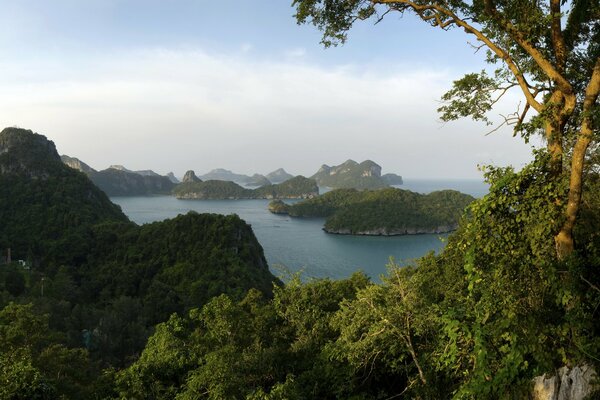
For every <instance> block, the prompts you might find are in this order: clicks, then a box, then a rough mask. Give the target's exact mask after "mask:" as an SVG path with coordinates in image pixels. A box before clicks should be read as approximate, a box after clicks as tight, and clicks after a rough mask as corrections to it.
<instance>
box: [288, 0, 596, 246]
mask: <svg viewBox="0 0 600 400" xmlns="http://www.w3.org/2000/svg"><path fill="white" fill-rule="evenodd" d="M293 5H294V6H295V7H296V9H297V14H296V18H297V20H298V22H299V23H306V22H310V23H313V24H314V25H316V26H317V27H318V28H319V29H320V30H322V31H323V44H324V45H325V46H330V45H336V44H338V43H343V42H344V41H345V40H346V38H347V32H348V31H349V29H350V28H351V27H352V25H353V24H354V23H355V22H356V21H358V20H366V19H374V20H375V21H380V20H381V19H382V18H384V17H385V16H386V15H387V14H389V13H405V12H411V13H414V14H416V15H417V16H418V17H419V18H420V19H422V20H423V21H424V22H426V23H428V24H430V25H431V26H434V27H438V28H441V29H444V30H449V29H452V28H459V29H463V30H464V31H465V32H466V33H467V34H468V35H471V36H474V37H475V38H476V39H477V41H478V42H479V47H478V48H486V49H487V61H488V62H489V63H490V64H495V65H496V67H497V69H496V70H495V72H494V74H492V75H490V74H488V73H486V72H485V71H483V72H481V73H471V74H467V75H465V76H464V77H463V78H462V79H460V80H458V81H456V82H454V87H453V88H452V89H451V90H450V91H449V92H447V93H446V94H445V95H444V96H443V100H444V101H445V102H446V103H445V105H444V106H442V107H440V109H439V111H440V112H441V113H442V119H444V120H454V119H457V118H460V117H472V118H474V119H475V120H481V121H485V122H488V123H489V121H488V119H487V117H486V113H487V112H488V111H490V110H491V109H492V108H493V106H494V105H495V104H496V103H497V101H498V100H499V98H500V97H502V96H503V95H504V94H505V93H506V92H507V91H508V90H510V89H511V88H513V87H514V88H518V89H520V91H521V92H522V93H523V95H524V97H525V103H524V106H523V107H522V108H521V107H519V109H517V110H516V112H515V113H514V114H512V115H508V116H505V117H504V122H503V124H509V125H513V126H514V131H515V134H520V135H521V136H523V137H524V138H525V139H528V138H529V136H530V135H532V134H537V133H541V134H542V135H543V136H544V137H545V140H546V143H547V150H548V154H549V157H548V162H547V164H548V168H549V170H550V171H551V174H550V175H551V176H552V177H553V179H554V180H555V181H556V183H558V182H560V181H562V179H563V178H567V180H568V188H567V189H566V190H565V191H564V195H561V196H558V198H556V199H551V201H553V202H554V203H555V204H556V206H557V207H559V208H560V209H561V210H562V214H563V218H562V220H561V221H557V223H556V229H555V231H554V235H555V236H554V240H555V243H556V252H557V256H558V257H559V258H564V257H566V256H567V255H569V254H570V253H572V252H573V249H574V243H573V228H574V226H575V222H576V219H577V215H578V212H579V208H580V204H581V198H582V191H583V176H584V170H585V167H586V156H587V155H588V153H589V152H590V149H592V151H597V149H596V146H595V144H596V143H597V141H598V137H599V126H600V107H599V105H598V94H599V93H600V2H598V1H597V0H574V1H568V2H567V1H565V0H546V1H538V0H535V1H534V0H475V1H472V2H471V1H461V0H448V1H428V0H414V1H411V0H294V2H293Z"/></svg>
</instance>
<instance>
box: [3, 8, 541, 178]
mask: <svg viewBox="0 0 600 400" xmlns="http://www.w3.org/2000/svg"><path fill="white" fill-rule="evenodd" d="M290 4H291V1H290V0H283V1H282V0H257V1H248V0H230V1H228V2H215V1H208V0H170V1H162V0H86V1H81V0H53V1H47V0H0V127H5V126H19V127H22V128H27V129H31V130H33V131H34V132H38V133H40V134H44V135H46V136H47V137H48V138H50V139H51V140H53V141H54V142H55V144H56V146H57V148H58V151H59V153H60V154H67V155H69V156H72V157H77V158H79V159H81V160H82V161H84V162H86V163H87V164H89V165H90V166H92V167H93V168H96V169H104V168H107V167H108V166H109V165H112V164H122V165H125V166H126V167H127V168H129V169H133V170H141V169H153V170H155V171H156V172H159V173H162V174H165V173H167V172H169V171H173V172H175V174H176V175H178V176H182V175H183V173H184V172H185V171H186V170H189V169H192V170H195V171H196V173H197V174H198V175H201V174H203V173H206V172H208V171H209V170H211V169H213V168H226V169H230V170H233V171H235V172H238V173H248V174H252V173H262V174H267V173H268V172H271V171H273V170H275V169H277V168H280V167H283V168H285V169H286V170H287V171H288V172H290V173H292V174H303V175H312V174H313V173H315V172H316V170H317V169H318V168H319V167H320V166H321V164H328V165H337V164H340V163H342V162H344V161H345V160H347V159H354V160H356V161H359V162H360V161H363V160H366V159H371V160H373V161H375V162H377V163H378V164H380V165H381V166H382V169H383V173H388V172H393V173H397V174H400V175H402V176H403V177H405V178H408V179H422V178H432V179H452V178H457V179H464V178H468V179H470V178H479V177H480V176H481V173H480V172H479V170H478V165H483V164H494V165H509V164H510V165H514V166H515V167H517V168H518V167H520V166H522V165H523V164H524V163H526V162H527V161H528V160H529V159H530V157H531V156H530V153H531V146H530V145H528V144H525V143H523V141H522V140H520V139H519V138H513V137H512V132H511V129H510V128H502V129H500V130H498V131H497V132H494V133H491V134H488V133H489V131H490V129H491V128H490V127H488V126H485V125H484V124H481V123H476V122H473V121H470V120H460V121H456V122H449V123H442V122H441V121H440V120H439V115H438V113H437V111H436V110H437V108H438V107H439V106H440V104H441V103H440V97H441V95H442V94H443V93H444V92H445V91H446V90H448V89H449V88H450V87H451V84H452V81H453V80H456V79H459V78H460V77H461V76H462V75H464V74H465V73H468V72H477V71H480V70H481V69H483V68H485V64H484V63H483V57H484V55H483V54H480V53H477V54H476V53H475V52H474V49H473V47H472V46H471V44H469V41H471V43H473V42H472V40H473V39H471V38H469V37H467V36H466V34H464V33H463V32H461V31H458V30H453V31H448V32H445V31H441V30H439V29H435V28H432V27H430V26H428V25H426V24H424V23H423V22H421V21H419V20H417V19H416V18H415V17H413V16H410V15H404V16H400V15H393V14H389V15H388V16H387V17H386V18H385V19H384V20H383V21H382V22H381V23H379V24H377V25H374V24H373V21H364V22H361V23H358V24H357V25H356V26H355V27H354V28H353V30H352V31H351V32H350V33H349V38H348V42H347V43H346V44H345V45H343V46H338V47H335V48H328V49H325V48H323V46H322V45H321V44H320V39H321V35H320V33H319V32H318V31H317V30H316V28H314V27H313V26H308V25H303V26H299V25H297V24H296V22H295V19H294V17H293V14H294V9H293V8H292V7H291V6H290ZM519 101H521V99H520V98H519V96H518V93H510V94H509V95H508V96H507V97H506V98H505V100H504V101H502V102H501V103H500V104H499V105H498V108H497V110H495V112H494V113H493V114H492V117H496V120H498V119H499V117H498V115H499V114H507V113H509V112H512V111H514V110H515V109H516V107H517V105H518V104H519Z"/></svg>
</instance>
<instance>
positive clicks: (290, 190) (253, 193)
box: [173, 175, 319, 200]
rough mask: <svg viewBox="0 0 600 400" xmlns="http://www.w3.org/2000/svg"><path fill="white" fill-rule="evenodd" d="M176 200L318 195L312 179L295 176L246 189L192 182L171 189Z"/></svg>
mask: <svg viewBox="0 0 600 400" xmlns="http://www.w3.org/2000/svg"><path fill="white" fill-rule="evenodd" d="M173 194H174V195H175V197H177V198H178V199H201V200H242V199H311V198H313V197H316V196H318V195H319V188H318V186H317V182H315V180H314V179H310V178H305V177H303V176H300V175H299V176H296V177H295V178H292V179H289V180H287V181H285V182H283V183H279V184H276V185H265V186H261V187H259V188H256V189H247V188H244V187H242V186H240V185H238V184H237V183H235V182H231V181H219V180H208V181H199V182H198V181H193V182H190V181H188V182H184V183H181V184H179V185H177V186H175V188H174V189H173Z"/></svg>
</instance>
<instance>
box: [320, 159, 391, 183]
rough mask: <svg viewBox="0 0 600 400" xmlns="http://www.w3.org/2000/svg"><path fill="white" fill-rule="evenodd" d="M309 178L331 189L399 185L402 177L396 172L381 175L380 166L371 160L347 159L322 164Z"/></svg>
mask: <svg viewBox="0 0 600 400" xmlns="http://www.w3.org/2000/svg"><path fill="white" fill-rule="evenodd" d="M311 178H313V179H315V180H316V181H317V184H318V185H319V186H326V187H330V188H332V189H361V190H362V189H381V188H385V187H388V186H390V185H401V184H402V177H401V176H399V175H396V174H385V175H383V176H382V175H381V166H380V165H379V164H377V163H375V162H373V161H371V160H366V161H363V162H361V163H357V162H356V161H354V160H347V161H346V162H344V163H342V164H340V165H334V166H331V167H330V166H329V165H326V164H323V165H322V166H321V168H319V170H318V171H317V172H316V173H315V174H314V175H313V176H311Z"/></svg>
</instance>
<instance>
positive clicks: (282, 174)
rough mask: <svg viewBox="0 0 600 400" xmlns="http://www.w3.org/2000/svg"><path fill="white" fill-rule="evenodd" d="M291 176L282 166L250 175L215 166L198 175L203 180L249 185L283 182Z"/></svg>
mask: <svg viewBox="0 0 600 400" xmlns="http://www.w3.org/2000/svg"><path fill="white" fill-rule="evenodd" d="M293 177H294V176H293V175H290V174H288V173H287V172H286V171H285V170H284V169H283V168H279V169H277V170H275V171H273V172H270V173H268V174H267V175H266V176H265V175H261V174H254V175H252V176H249V175H244V174H238V173H235V172H232V171H230V170H228V169H224V168H216V169H213V170H211V171H209V172H207V173H206V174H204V175H200V176H199V178H200V179H201V180H203V181H229V182H235V183H237V184H238V185H240V186H251V187H260V186H267V185H271V184H276V183H283V182H285V181H287V180H289V179H292V178H293Z"/></svg>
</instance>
